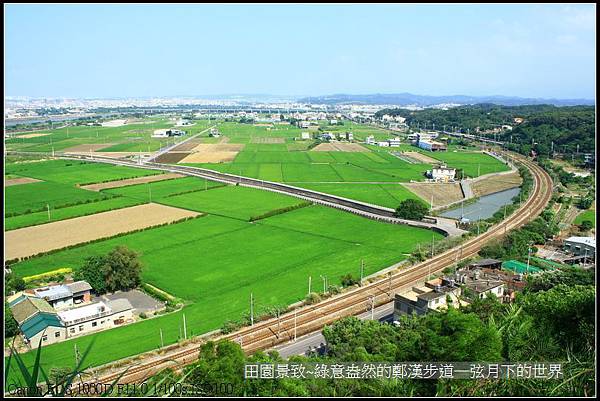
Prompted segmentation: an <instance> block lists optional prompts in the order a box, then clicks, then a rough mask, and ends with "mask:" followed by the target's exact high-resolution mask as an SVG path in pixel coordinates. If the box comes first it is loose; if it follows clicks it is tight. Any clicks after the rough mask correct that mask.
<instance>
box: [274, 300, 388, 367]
mask: <svg viewBox="0 0 600 401" xmlns="http://www.w3.org/2000/svg"><path fill="white" fill-rule="evenodd" d="M393 314H394V302H390V303H388V304H385V305H382V306H380V307H378V308H375V309H374V310H373V318H374V319H377V320H379V321H380V322H391V321H392V320H393ZM357 317H358V318H359V319H363V320H366V319H371V312H370V311H368V312H365V313H362V314H360V315H358V316H357ZM324 345H325V337H323V335H322V334H321V332H320V331H319V332H317V333H312V334H309V335H306V336H304V337H300V338H298V339H297V340H296V342H291V343H287V344H282V345H280V346H278V347H275V348H274V350H276V351H277V352H279V355H281V356H282V357H283V358H286V359H287V358H289V357H290V356H293V355H305V354H306V353H308V352H309V351H311V350H312V349H315V348H317V349H319V350H323V349H324Z"/></svg>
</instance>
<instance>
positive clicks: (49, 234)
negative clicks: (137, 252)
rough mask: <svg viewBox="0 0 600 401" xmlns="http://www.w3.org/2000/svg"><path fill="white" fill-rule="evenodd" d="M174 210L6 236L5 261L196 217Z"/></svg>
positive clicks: (82, 220)
mask: <svg viewBox="0 0 600 401" xmlns="http://www.w3.org/2000/svg"><path fill="white" fill-rule="evenodd" d="M198 214H199V213H196V212H191V211H189V210H182V209H178V208H174V207H169V206H164V205H158V204H153V203H151V204H146V205H140V206H133V207H129V208H125V209H118V210H112V211H110V212H103V213H97V214H94V215H91V216H84V217H78V218H74V219H68V220H63V221H58V222H55V223H48V224H42V225H39V226H33V227H25V228H20V229H17V230H11V231H8V232H6V233H5V235H4V239H5V243H6V258H7V259H8V260H11V259H16V258H23V257H27V256H32V255H37V254H38V253H42V252H47V251H51V250H54V249H61V248H64V247H67V246H70V245H75V244H80V243H83V242H87V241H92V240H96V239H100V238H107V237H111V236H114V235H117V234H121V233H126V232H129V231H134V230H138V229H141V228H147V227H152V226H156V225H160V224H164V223H170V222H174V221H178V220H182V219H184V218H187V217H195V216H198Z"/></svg>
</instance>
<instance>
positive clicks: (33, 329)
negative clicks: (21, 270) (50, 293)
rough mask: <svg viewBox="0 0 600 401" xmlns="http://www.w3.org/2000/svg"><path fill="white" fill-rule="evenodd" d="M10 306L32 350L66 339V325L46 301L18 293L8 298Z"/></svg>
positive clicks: (24, 338)
mask: <svg viewBox="0 0 600 401" xmlns="http://www.w3.org/2000/svg"><path fill="white" fill-rule="evenodd" d="M8 306H9V308H10V311H11V312H12V315H13V317H14V318H15V320H16V321H17V323H18V324H19V330H20V331H21V333H22V335H23V340H24V341H25V343H26V344H28V345H29V346H30V347H31V348H37V347H38V345H39V344H40V340H41V341H42V345H46V344H54V343H57V342H59V341H62V340H64V339H65V338H66V330H65V327H64V324H63V323H62V322H61V320H60V319H59V318H58V314H57V313H56V311H55V310H54V308H52V306H50V304H49V303H48V302H46V301H45V300H44V299H41V298H38V297H36V296H32V295H29V294H24V293H18V294H15V295H13V296H12V297H9V298H8Z"/></svg>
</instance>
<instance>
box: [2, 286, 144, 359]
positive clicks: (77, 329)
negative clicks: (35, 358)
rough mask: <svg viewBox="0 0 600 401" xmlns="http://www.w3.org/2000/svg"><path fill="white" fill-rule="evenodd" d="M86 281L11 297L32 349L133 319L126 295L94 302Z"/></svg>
mask: <svg viewBox="0 0 600 401" xmlns="http://www.w3.org/2000/svg"><path fill="white" fill-rule="evenodd" d="M91 291H92V287H91V286H90V285H89V283H87V282H86V281H76V282H72V283H67V284H58V285H52V286H47V287H42V288H36V289H34V290H26V291H23V292H19V293H16V294H14V295H12V296H10V297H8V299H7V302H8V306H9V308H10V310H11V312H12V315H13V316H14V318H15V320H16V321H17V323H18V325H19V330H20V332H21V335H22V337H23V340H24V342H25V344H27V346H28V347H30V348H37V347H38V345H39V344H40V340H41V344H42V345H48V344H54V343H57V342H60V341H64V340H66V339H69V338H73V337H77V336H81V335H84V334H88V333H91V332H94V331H98V330H105V329H109V328H112V327H116V326H119V325H122V324H125V323H129V322H132V321H133V320H134V318H133V311H134V308H133V306H132V305H131V303H130V302H129V301H128V300H127V299H125V298H119V299H115V300H110V301H106V302H104V301H93V300H92V295H91Z"/></svg>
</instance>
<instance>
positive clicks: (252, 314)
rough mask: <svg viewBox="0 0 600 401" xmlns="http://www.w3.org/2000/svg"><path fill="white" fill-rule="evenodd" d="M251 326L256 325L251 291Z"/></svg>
mask: <svg viewBox="0 0 600 401" xmlns="http://www.w3.org/2000/svg"><path fill="white" fill-rule="evenodd" d="M250 326H254V299H253V296H252V293H250Z"/></svg>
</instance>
